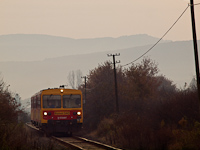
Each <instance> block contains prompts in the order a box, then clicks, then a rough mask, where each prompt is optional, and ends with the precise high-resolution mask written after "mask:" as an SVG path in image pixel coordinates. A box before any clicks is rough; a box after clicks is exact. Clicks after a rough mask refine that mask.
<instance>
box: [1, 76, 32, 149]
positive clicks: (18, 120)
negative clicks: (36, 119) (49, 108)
mask: <svg viewBox="0 0 200 150" xmlns="http://www.w3.org/2000/svg"><path fill="white" fill-rule="evenodd" d="M20 106H21V105H20V103H19V102H17V100H16V99H15V97H14V94H12V93H11V92H9V91H8V86H6V84H5V83H4V81H3V80H2V79H1V80H0V107H1V108H0V139H1V140H0V149H1V150H4V149H5V150H9V149H30V146H28V145H27V140H28V139H29V138H28V137H27V133H26V130H25V128H24V122H28V121H29V116H28V114H26V113H25V112H24V111H23V110H22V109H21V107H20Z"/></svg>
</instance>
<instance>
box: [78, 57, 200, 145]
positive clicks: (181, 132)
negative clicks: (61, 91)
mask: <svg viewBox="0 0 200 150" xmlns="http://www.w3.org/2000/svg"><path fill="white" fill-rule="evenodd" d="M158 73H159V69H158V66H157V64H156V63H155V62H154V61H152V60H151V59H149V58H145V59H143V61H142V62H141V63H139V64H133V65H132V66H130V67H129V68H126V69H123V68H121V67H119V68H117V82H118V95H119V114H117V113H116V102H115V89H114V75H113V66H112V64H110V63H109V62H105V63H104V64H102V65H99V66H98V67H97V68H95V69H93V70H92V71H91V72H90V74H89V75H88V80H87V89H86V95H87V97H86V103H85V104H84V129H85V130H88V131H90V132H92V131H93V132H94V131H95V132H94V133H96V137H99V139H102V140H103V141H105V142H106V143H108V144H112V145H115V146H118V147H121V148H125V149H199V148H200V144H199V141H200V123H199V121H200V117H199V116H200V114H199V101H198V95H197V90H196V86H195V84H196V83H194V84H191V85H189V86H185V87H183V89H177V88H176V85H174V84H173V82H172V81H171V80H169V79H167V78H166V77H165V76H163V75H158ZM81 89H82V91H83V95H84V91H85V90H84V86H82V87H81Z"/></svg>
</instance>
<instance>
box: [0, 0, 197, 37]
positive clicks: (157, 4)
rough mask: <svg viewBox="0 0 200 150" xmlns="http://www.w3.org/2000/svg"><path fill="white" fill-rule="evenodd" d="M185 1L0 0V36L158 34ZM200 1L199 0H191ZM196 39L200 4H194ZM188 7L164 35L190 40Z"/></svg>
mask: <svg viewBox="0 0 200 150" xmlns="http://www.w3.org/2000/svg"><path fill="white" fill-rule="evenodd" d="M188 3H189V1H187V0H150V1H149V0H0V24H1V25H0V35H5V34H17V33H22V34H47V35H56V36H64V37H70V38H76V39H78V38H95V37H119V36H124V35H134V34H148V35H151V36H155V37H161V36H162V35H163V34H164V33H165V32H166V31H167V30H168V29H169V27H170V26H171V25H172V24H173V23H174V22H175V20H176V19H177V18H178V17H179V16H180V14H181V13H182V12H183V11H184V9H185V8H186V7H187V6H188ZM194 3H200V0H194ZM195 13H196V14H195V16H196V29H197V37H198V39H200V5H196V6H195ZM191 33H192V29H191V17H190V9H188V10H187V12H186V13H185V14H184V16H183V17H182V18H181V20H180V21H179V22H178V23H177V24H176V26H175V27H174V28H173V29H172V30H171V31H170V33H169V34H168V35H167V36H166V37H165V38H164V39H169V40H191V39H192V34H191Z"/></svg>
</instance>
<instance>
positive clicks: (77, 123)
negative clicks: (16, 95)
mask: <svg viewBox="0 0 200 150" xmlns="http://www.w3.org/2000/svg"><path fill="white" fill-rule="evenodd" d="M31 122H32V124H34V125H35V126H38V127H39V128H40V129H41V130H44V131H45V132H46V133H47V134H52V133H57V132H62V133H67V134H72V132H73V131H75V130H78V129H80V128H81V127H82V123H83V100H82V92H81V91H80V90H75V89H64V88H57V89H45V90H41V91H40V92H38V93H36V94H35V95H34V96H32V97H31Z"/></svg>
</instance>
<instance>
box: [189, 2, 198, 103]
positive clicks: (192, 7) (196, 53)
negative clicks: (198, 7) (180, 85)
mask: <svg viewBox="0 0 200 150" xmlns="http://www.w3.org/2000/svg"><path fill="white" fill-rule="evenodd" d="M190 10H191V21H192V33H193V45H194V57H195V66H196V78H197V90H198V96H199V101H200V77H199V58H198V47H197V37H196V26H195V16H194V2H193V0H190Z"/></svg>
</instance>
